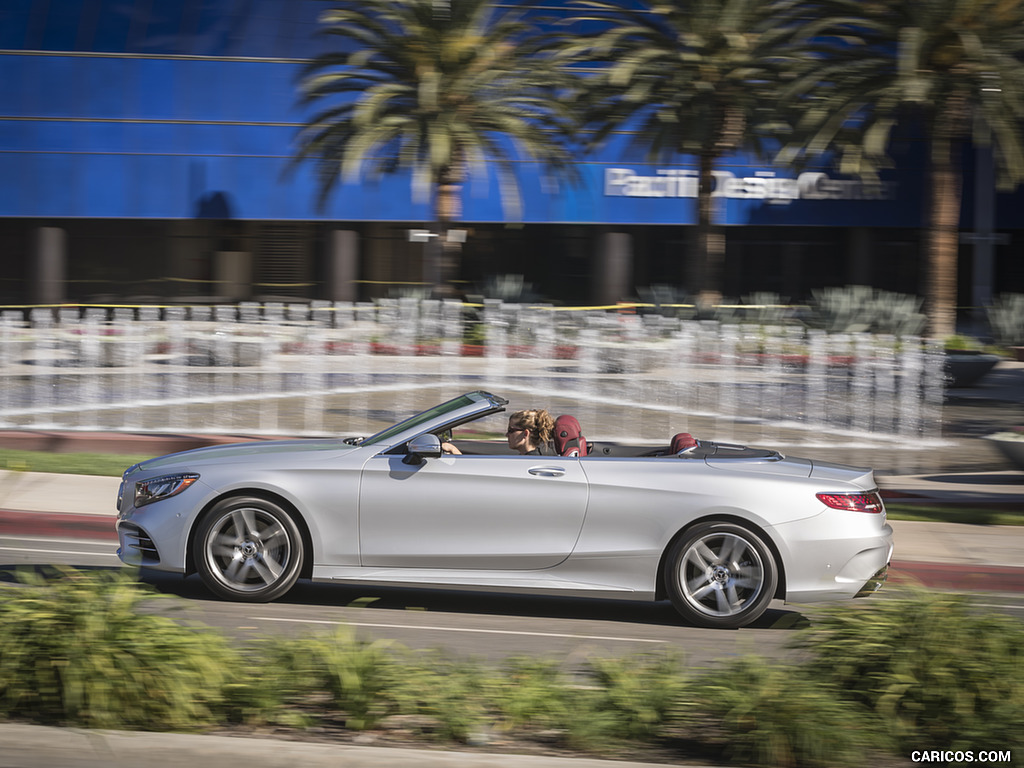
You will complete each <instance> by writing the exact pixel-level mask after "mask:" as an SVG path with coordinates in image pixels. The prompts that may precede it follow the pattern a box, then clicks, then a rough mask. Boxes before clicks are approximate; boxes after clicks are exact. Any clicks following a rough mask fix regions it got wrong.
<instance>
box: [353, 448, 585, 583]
mask: <svg viewBox="0 0 1024 768" xmlns="http://www.w3.org/2000/svg"><path fill="white" fill-rule="evenodd" d="M403 458H404V457H403V456H388V455H379V456H375V457H373V458H371V459H370V460H369V461H367V463H366V464H365V465H364V467H363V472H362V481H361V483H360V491H359V543H360V560H361V563H362V564H363V565H364V566H389V567H408V568H449V569H486V570H510V569H511V570H530V569H538V568H550V567H551V566H554V565H557V564H558V563H560V562H562V561H563V560H564V559H565V558H566V557H568V556H569V554H570V553H571V552H572V550H573V547H575V545H576V541H577V539H578V538H579V534H580V530H581V529H582V527H583V518H584V515H585V513H586V509H587V494H588V490H587V481H586V476H585V475H584V473H583V470H582V468H581V466H580V462H579V459H567V458H560V457H548V456H468V455H462V456H450V455H443V456H441V457H439V458H428V459H425V460H423V461H422V463H420V464H417V465H410V464H406V463H404V462H403V460H402V459H403Z"/></svg>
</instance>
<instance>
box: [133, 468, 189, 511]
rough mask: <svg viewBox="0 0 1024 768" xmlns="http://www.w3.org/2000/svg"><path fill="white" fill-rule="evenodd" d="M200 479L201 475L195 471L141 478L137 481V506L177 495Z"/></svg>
mask: <svg viewBox="0 0 1024 768" xmlns="http://www.w3.org/2000/svg"><path fill="white" fill-rule="evenodd" d="M198 479H199V475H197V474H195V473H192V472H183V473H182V474H179V475H164V476H163V477H154V478H153V479H152V480H139V481H138V482H137V483H135V508H136V509H138V508H139V507H144V506H145V505H146V504H152V503H153V502H154V501H160V500H161V499H169V498H171V496H177V495H178V494H179V493H181V492H182V491H184V490H185V489H186V488H188V487H189V486H190V485H192V483H194V482H195V481H196V480H198Z"/></svg>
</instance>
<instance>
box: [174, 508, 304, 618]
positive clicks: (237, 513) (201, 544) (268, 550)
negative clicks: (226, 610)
mask: <svg viewBox="0 0 1024 768" xmlns="http://www.w3.org/2000/svg"><path fill="white" fill-rule="evenodd" d="M193 546H194V549H193V555H194V556H195V563H196V571H198V573H199V576H200V578H202V580H203V583H204V584H205V585H206V586H207V588H208V589H210V591H211V592H214V593H215V594H217V595H218V596H220V597H223V598H226V599H228V600H239V601H245V602H266V601H268V600H274V599H276V598H278V597H281V596H282V595H283V594H285V593H286V592H287V591H288V590H289V589H291V588H292V587H293V586H294V585H295V582H296V581H297V580H298V578H299V571H300V570H301V568H302V557H303V551H302V535H301V534H300V533H299V529H298V526H297V525H296V524H295V521H294V520H293V519H292V516H291V515H290V514H289V513H288V512H286V511H285V510H284V509H283V508H282V507H280V506H278V505H277V504H274V503H273V502H270V501H267V500H266V499H261V498H256V497H239V498H233V499H224V500H222V501H220V502H218V503H217V504H216V505H214V507H213V508H212V509H211V510H210V511H209V512H208V513H207V514H206V516H205V517H204V518H203V520H202V521H201V522H200V524H199V528H198V529H197V530H196V537H195V543H194V545H193Z"/></svg>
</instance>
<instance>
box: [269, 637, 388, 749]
mask: <svg viewBox="0 0 1024 768" xmlns="http://www.w3.org/2000/svg"><path fill="white" fill-rule="evenodd" d="M391 645H392V644H391V643H389V642H388V641H384V640H377V641H374V642H366V641H364V640H360V639H358V638H357V637H356V634H355V630H353V629H352V628H351V627H347V626H341V627H339V628H338V629H337V630H336V631H334V632H331V633H318V634H312V635H308V636H305V637H300V638H290V639H282V640H277V641H275V642H274V643H273V645H272V647H271V650H270V651H269V653H270V655H271V656H272V658H273V663H274V664H276V665H277V666H279V667H280V668H281V669H286V670H288V673H289V679H288V680H287V681H282V685H283V686H284V688H285V689H286V692H287V694H290V695H295V696H299V697H302V696H306V695H309V694H315V693H327V694H328V695H329V696H330V700H331V704H332V706H334V707H337V708H338V709H339V710H341V711H342V712H343V713H344V714H345V716H346V718H345V727H347V728H351V729H353V730H363V729H366V728H371V727H372V726H373V725H374V724H375V723H376V722H377V721H378V720H379V719H380V718H381V717H383V716H385V715H387V714H388V713H389V711H390V702H389V700H388V696H387V690H388V687H389V685H390V683H391V681H392V680H393V679H394V671H393V667H394V665H395V660H394V657H393V656H392V655H391V654H390V653H389V651H388V649H389V647H390V646H391Z"/></svg>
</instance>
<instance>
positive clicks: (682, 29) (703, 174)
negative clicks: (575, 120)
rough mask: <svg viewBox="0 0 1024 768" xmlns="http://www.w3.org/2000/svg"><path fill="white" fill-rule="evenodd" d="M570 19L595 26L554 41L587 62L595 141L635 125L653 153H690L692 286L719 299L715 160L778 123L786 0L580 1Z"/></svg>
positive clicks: (720, 243)
mask: <svg viewBox="0 0 1024 768" xmlns="http://www.w3.org/2000/svg"><path fill="white" fill-rule="evenodd" d="M576 4H577V5H579V6H581V7H583V8H585V9H586V11H584V12H583V13H582V15H581V16H579V17H577V19H576V21H582V22H587V23H590V24H591V25H592V24H594V23H595V22H596V23H597V24H598V25H600V26H599V27H598V28H597V30H596V31H594V32H591V33H589V34H580V35H579V36H578V37H577V39H576V40H565V41H563V42H561V43H560V44H559V45H558V47H559V48H560V56H561V57H562V58H563V59H565V60H567V61H571V62H575V63H577V64H579V63H589V64H592V65H594V67H595V71H594V72H593V73H592V74H591V75H590V77H587V78H586V82H587V83H588V94H589V102H590V104H589V109H588V118H589V119H588V123H589V124H590V125H591V127H592V128H593V130H594V134H593V140H592V143H593V144H594V145H599V144H601V143H602V142H604V141H605V140H606V139H607V137H608V135H609V134H610V133H611V132H612V131H615V130H627V131H630V130H631V131H635V132H636V133H635V143H636V144H637V145H639V146H641V147H643V148H646V150H647V153H648V156H649V158H650V159H652V160H654V159H658V158H661V157H674V156H676V155H678V154H688V155H694V156H696V157H697V161H698V167H699V182H698V196H697V247H696V251H695V253H694V254H693V259H694V263H693V264H692V269H691V272H692V274H693V284H692V285H691V286H690V289H691V292H693V293H697V294H698V297H699V300H701V301H702V302H712V301H714V300H716V299H719V298H720V297H721V290H722V270H723V263H724V258H725V237H724V235H723V233H722V231H721V229H720V228H718V227H716V226H715V224H714V221H713V208H712V204H713V197H712V192H713V190H714V176H713V173H712V171H713V170H714V168H715V165H716V163H717V162H718V161H719V160H720V159H721V158H722V157H723V156H725V155H728V154H730V153H733V152H736V151H737V150H739V149H741V148H744V147H748V146H752V147H754V148H755V149H756V148H758V147H759V144H760V140H761V139H762V138H767V137H769V136H771V134H772V133H773V131H775V130H779V129H780V128H781V126H779V125H778V124H776V123H773V118H772V115H773V112H772V109H771V107H770V105H771V104H772V102H773V97H772V92H773V88H774V83H775V81H776V79H777V77H778V72H779V71H780V70H781V69H784V66H785V64H784V57H783V56H782V52H783V49H782V48H781V43H782V42H783V41H784V40H785V39H786V36H787V35H788V34H789V33H790V30H791V29H792V24H791V23H790V22H789V19H790V17H789V14H790V13H791V12H792V10H793V8H794V7H795V5H796V3H793V2H787V1H786V0H643V2H641V4H640V7H639V8H637V9H628V8H623V7H622V5H621V4H617V3H615V2H604V1H603V0H578V1H577V3H576Z"/></svg>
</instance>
